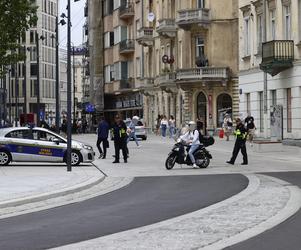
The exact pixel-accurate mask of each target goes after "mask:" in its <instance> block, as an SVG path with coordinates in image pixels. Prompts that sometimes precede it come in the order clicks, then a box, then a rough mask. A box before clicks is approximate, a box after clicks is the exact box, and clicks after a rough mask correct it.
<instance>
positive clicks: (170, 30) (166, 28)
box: [156, 19, 177, 38]
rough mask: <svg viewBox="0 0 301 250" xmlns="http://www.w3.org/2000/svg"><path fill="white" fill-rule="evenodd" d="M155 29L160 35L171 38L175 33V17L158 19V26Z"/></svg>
mask: <svg viewBox="0 0 301 250" xmlns="http://www.w3.org/2000/svg"><path fill="white" fill-rule="evenodd" d="M156 31H157V32H158V33H159V35H160V36H163V37H167V38H173V37H175V36H176V33H177V26H176V21H175V19H161V20H159V26H158V27H157V28H156Z"/></svg>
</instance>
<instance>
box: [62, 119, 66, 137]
mask: <svg viewBox="0 0 301 250" xmlns="http://www.w3.org/2000/svg"><path fill="white" fill-rule="evenodd" d="M61 131H62V132H63V133H64V134H65V135H66V134H67V120H66V118H64V119H63V122H62V125H61Z"/></svg>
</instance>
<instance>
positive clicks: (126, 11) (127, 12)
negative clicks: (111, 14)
mask: <svg viewBox="0 0 301 250" xmlns="http://www.w3.org/2000/svg"><path fill="white" fill-rule="evenodd" d="M134 16H135V8H134V4H133V3H127V4H125V5H121V6H120V7H119V17H120V18H123V19H127V18H131V17H134Z"/></svg>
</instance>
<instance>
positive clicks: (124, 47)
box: [119, 39, 135, 54]
mask: <svg viewBox="0 0 301 250" xmlns="http://www.w3.org/2000/svg"><path fill="white" fill-rule="evenodd" d="M134 52H135V40H133V39H126V40H123V41H121V42H120V43H119V53H120V54H131V53H134Z"/></svg>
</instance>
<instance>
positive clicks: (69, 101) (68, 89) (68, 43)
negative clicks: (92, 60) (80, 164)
mask: <svg viewBox="0 0 301 250" xmlns="http://www.w3.org/2000/svg"><path fill="white" fill-rule="evenodd" d="M67 8H68V14H67V16H68V24H67V26H68V28H67V157H66V159H67V171H68V172H70V171H72V166H71V152H72V149H71V146H72V145H71V144H72V139H71V129H72V127H71V119H72V118H71V112H72V110H71V91H72V89H71V3H70V0H68V7H67Z"/></svg>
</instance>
